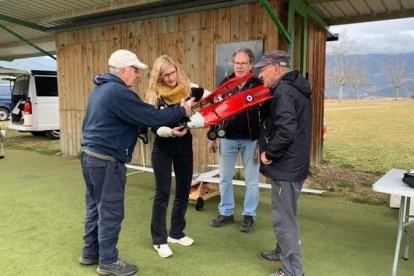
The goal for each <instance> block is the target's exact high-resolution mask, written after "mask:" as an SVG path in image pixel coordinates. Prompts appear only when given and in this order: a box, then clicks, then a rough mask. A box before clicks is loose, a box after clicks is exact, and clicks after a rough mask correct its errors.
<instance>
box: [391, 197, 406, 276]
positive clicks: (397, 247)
mask: <svg viewBox="0 0 414 276" xmlns="http://www.w3.org/2000/svg"><path fill="white" fill-rule="evenodd" d="M405 200H406V199H405V196H401V203H400V210H399V214H398V220H399V224H398V234H397V244H396V245H395V254H394V262H393V264H392V276H397V266H398V255H399V253H400V245H401V236H402V232H403V229H404V227H403V224H404V217H405V216H404V213H405V205H406V204H405Z"/></svg>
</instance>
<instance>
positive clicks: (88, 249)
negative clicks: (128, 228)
mask: <svg viewBox="0 0 414 276" xmlns="http://www.w3.org/2000/svg"><path fill="white" fill-rule="evenodd" d="M81 165H82V173H83V178H84V180H85V184H86V194H85V200H86V217H85V235H84V236H83V240H84V247H83V251H82V254H83V255H84V256H88V257H98V256H99V263H101V264H111V263H113V262H116V261H117V260H118V250H117V248H116V245H117V243H118V237H119V232H120V231H121V222H122V220H123V219H124V197H125V184H126V167H125V165H124V164H123V163H121V162H117V161H107V160H101V159H98V158H95V157H93V156H90V155H88V154H86V153H85V152H82V155H81Z"/></svg>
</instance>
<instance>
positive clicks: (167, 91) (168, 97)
mask: <svg viewBox="0 0 414 276" xmlns="http://www.w3.org/2000/svg"><path fill="white" fill-rule="evenodd" d="M158 89H159V91H158V92H159V93H160V96H161V98H162V99H163V100H164V102H165V103H166V104H168V105H170V104H179V103H180V101H181V99H186V98H187V97H188V96H190V91H188V90H187V91H186V90H185V89H184V86H182V85H181V84H178V85H177V86H176V87H174V88H173V89H172V88H170V87H168V86H165V85H163V86H160V87H159V88H158Z"/></svg>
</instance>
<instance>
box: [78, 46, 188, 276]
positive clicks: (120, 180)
mask: <svg viewBox="0 0 414 276" xmlns="http://www.w3.org/2000/svg"><path fill="white" fill-rule="evenodd" d="M108 65H109V74H105V75H97V76H95V77H94V79H93V82H94V84H95V85H96V87H95V89H94V90H93V91H92V92H91V93H90V95H89V99H88V106H87V109H86V113H85V117H84V120H83V125H82V131H83V137H82V142H81V145H82V153H81V165H82V173H83V177H84V180H85V184H86V196H85V199H86V218H85V235H84V237H83V240H84V247H83V250H82V253H81V256H80V257H79V262H80V263H81V264H82V265H93V264H99V265H98V267H97V270H96V271H97V273H98V274H99V275H116V276H127V275H133V274H135V273H136V272H137V270H138V267H137V266H136V265H133V264H129V263H126V262H124V261H123V260H121V259H120V258H119V257H118V250H117V248H116V245H117V242H118V237H119V232H120V230H121V222H122V220H123V218H124V196H125V184H126V166H125V163H128V162H130V161H131V159H132V153H133V150H134V147H135V144H136V142H137V133H138V128H139V127H157V126H163V125H170V124H174V123H176V122H178V121H180V120H181V119H182V118H183V117H184V116H190V115H191V101H190V102H189V103H186V102H185V101H184V100H182V101H181V105H179V106H176V107H172V108H165V109H161V110H160V109H157V108H155V107H154V106H153V105H150V104H147V103H144V102H143V101H142V100H141V99H140V98H139V97H138V95H137V94H136V93H134V92H133V91H132V90H130V89H129V87H131V86H133V85H134V83H135V81H136V80H137V79H138V77H139V70H140V69H141V70H144V69H147V68H148V66H147V65H145V64H144V63H142V62H141V61H140V60H139V59H138V57H137V56H136V55H135V54H134V53H132V52H130V51H128V50H118V51H115V52H114V53H113V54H112V55H111V56H110V58H109V60H108Z"/></svg>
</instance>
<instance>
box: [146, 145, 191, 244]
mask: <svg viewBox="0 0 414 276" xmlns="http://www.w3.org/2000/svg"><path fill="white" fill-rule="evenodd" d="M160 139H163V138H160ZM178 141H180V138H178V139H176V141H174V140H173V142H175V143H171V144H168V145H166V144H165V143H163V144H161V145H157V144H156V143H155V144H154V149H153V152H152V166H153V168H154V175H155V196H154V204H153V208H152V221H151V236H152V242H153V244H154V245H159V244H166V243H167V237H168V236H167V225H166V220H167V207H168V201H169V197H170V191H171V168H172V167H173V168H174V173H175V182H176V189H175V198H174V202H173V208H172V213H171V227H170V231H169V236H170V237H172V238H174V239H181V238H182V237H184V236H185V234H184V228H185V225H186V221H185V213H186V211H187V206H188V196H189V193H190V188H191V180H192V175H193V151H192V144H191V140H190V141H189V143H188V140H187V139H186V141H187V142H186V143H182V141H181V143H180V142H178ZM177 142H178V143H177Z"/></svg>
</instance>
